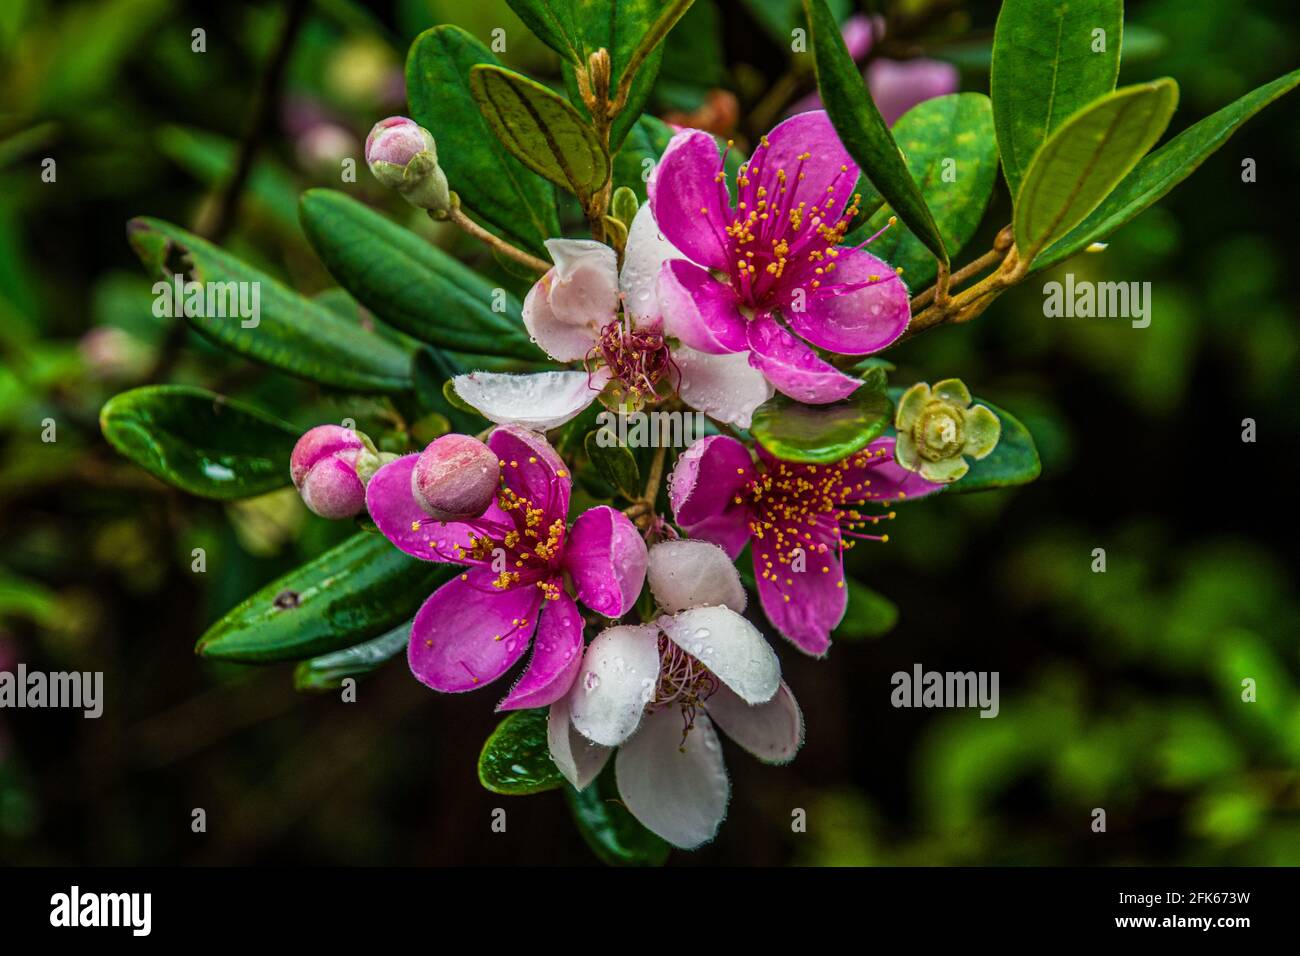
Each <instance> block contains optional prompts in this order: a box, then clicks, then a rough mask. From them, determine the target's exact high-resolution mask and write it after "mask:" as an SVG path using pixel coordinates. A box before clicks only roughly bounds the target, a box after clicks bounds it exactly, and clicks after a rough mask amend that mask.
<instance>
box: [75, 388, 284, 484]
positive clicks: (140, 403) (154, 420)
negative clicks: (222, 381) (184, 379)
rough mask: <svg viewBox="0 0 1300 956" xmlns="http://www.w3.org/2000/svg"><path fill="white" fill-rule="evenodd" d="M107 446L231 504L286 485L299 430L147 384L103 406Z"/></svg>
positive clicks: (211, 395) (198, 394)
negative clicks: (236, 500)
mask: <svg viewBox="0 0 1300 956" xmlns="http://www.w3.org/2000/svg"><path fill="white" fill-rule="evenodd" d="M99 427H100V429H101V430H102V431H103V433H104V437H105V438H107V439H108V443H109V444H110V445H112V446H113V447H114V448H116V449H117V450H118V452H120V453H121V454H122V455H124V456H126V457H127V458H129V459H130V460H131V461H133V462H135V463H136V464H137V465H139V466H140V467H141V468H143V469H144V470H145V471H147V472H149V474H151V475H153V476H154V477H155V478H158V479H159V480H161V481H164V482H166V483H167V484H169V485H172V486H173V487H175V488H180V489H181V490H182V491H187V492H189V493H190V494H192V495H198V496H199V497H201V498H216V499H218V500H221V501H232V500H234V499H237V498H249V497H252V496H253V495H260V494H265V493H266V492H268V491H274V490H275V489H277V488H282V487H284V486H285V485H287V484H289V482H290V478H289V456H290V455H291V454H292V453H293V446H294V444H295V443H296V442H297V440H298V431H297V429H295V428H294V427H293V426H292V425H289V424H287V423H285V422H282V421H280V420H279V419H277V418H274V417H272V416H270V415H268V414H266V413H265V412H263V411H261V410H259V409H257V408H254V407H253V406H252V405H245V404H244V403H243V402H236V401H231V400H230V399H228V398H225V397H224V396H222V395H218V394H216V393H215V392H209V391H207V390H206V389H202V388H191V387H190V386H188V385H152V386H147V387H145V388H136V389H132V390H131V391H129V392H123V393H122V394H121V395H117V396H114V397H113V398H111V399H109V400H108V403H107V404H106V405H104V408H103V409H102V410H101V411H100V413H99Z"/></svg>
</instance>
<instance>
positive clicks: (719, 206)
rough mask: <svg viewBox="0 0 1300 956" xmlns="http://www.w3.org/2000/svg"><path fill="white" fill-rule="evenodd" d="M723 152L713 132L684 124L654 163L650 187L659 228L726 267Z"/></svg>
mask: <svg viewBox="0 0 1300 956" xmlns="http://www.w3.org/2000/svg"><path fill="white" fill-rule="evenodd" d="M721 170H722V157H721V156H720V155H719V154H718V145H717V143H716V142H714V140H713V137H712V136H710V135H709V134H708V133H705V132H703V131H702V130H697V129H689V130H682V131H681V132H680V133H678V134H677V135H676V136H674V137H673V138H672V140H671V141H670V142H669V143H668V148H667V149H665V150H664V154H663V156H661V157H660V158H659V162H658V163H656V164H655V168H654V172H652V173H651V174H650V180H649V182H648V183H647V184H646V189H647V192H648V194H649V197H650V208H651V209H652V210H653V212H654V217H655V221H656V222H657V223H659V231H660V232H662V233H663V234H664V237H665V238H666V239H667V240H668V241H669V242H671V243H672V244H673V245H674V246H676V247H677V248H678V249H680V250H681V251H682V252H683V253H684V254H685V255H686V256H688V257H689V258H691V259H693V260H695V261H696V262H698V263H699V264H700V265H702V266H707V267H709V268H710V269H726V268H727V266H728V265H729V263H728V261H727V253H726V240H725V237H726V227H727V225H728V224H729V223H730V222H731V219H732V214H731V208H730V202H729V200H728V199H727V198H726V196H727V191H726V185H725V184H721V183H718V182H717V181H716V177H717V175H718V173H719V172H720V171H721Z"/></svg>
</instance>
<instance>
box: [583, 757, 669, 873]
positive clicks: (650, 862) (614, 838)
mask: <svg viewBox="0 0 1300 956" xmlns="http://www.w3.org/2000/svg"><path fill="white" fill-rule="evenodd" d="M564 795H565V797H567V798H568V801H569V810H570V811H571V812H572V813H573V821H574V822H575V823H576V824H577V825H578V832H579V833H581V834H582V838H583V839H584V840H586V841H587V845H588V846H589V847H591V850H592V852H593V853H595V854H596V856H598V857H600V859H601V861H602V862H604V863H607V864H609V865H610V866H663V865H664V862H665V861H666V860H667V859H668V854H669V853H670V852H672V847H670V846H669V845H668V844H667V843H666V842H664V840H662V839H661V838H660V837H658V836H655V834H653V833H651V832H650V831H649V830H647V829H646V828H645V827H643V826H642V825H641V824H640V822H638V820H637V819H636V817H634V816H632V814H631V813H629V812H628V810H627V808H626V807H624V806H623V801H622V799H621V798H620V797H619V793H618V784H617V782H616V781H615V778H614V761H613V760H611V761H610V762H609V763H608V764H606V765H605V769H604V770H603V771H601V773H600V776H598V777H597V778H596V779H595V780H593V781H592V782H591V783H590V784H588V785H587V788H586V789H585V790H575V789H574V788H573V787H569V786H566V787H565V788H564Z"/></svg>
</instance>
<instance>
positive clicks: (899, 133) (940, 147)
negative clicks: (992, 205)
mask: <svg viewBox="0 0 1300 956" xmlns="http://www.w3.org/2000/svg"><path fill="white" fill-rule="evenodd" d="M894 139H895V140H896V141H897V142H898V145H899V147H900V148H901V149H902V150H903V156H904V157H905V158H906V160H907V168H908V170H910V171H911V174H912V178H913V179H914V180H916V183H917V185H918V186H919V187H920V189H921V195H922V196H924V197H925V202H926V205H927V206H929V208H930V212H931V213H933V215H934V220H935V223H936V225H938V227H939V232H940V233H942V235H943V241H944V245H945V247H946V248H947V249H948V251H949V252H951V253H953V254H956V253H957V252H959V251H960V250H961V248H962V247H963V246H965V245H966V243H967V242H969V241H970V238H971V236H973V235H974V234H975V230H976V229H977V228H978V227H979V224H980V220H981V219H982V218H983V217H984V209H985V208H986V207H987V206H988V202H989V197H990V196H991V195H993V183H994V181H995V180H996V179H997V175H998V149H997V143H996V141H995V138H994V132H993V106H992V104H991V103H990V102H989V98H988V97H987V96H985V95H984V94H982V93H953V94H951V95H949V96H940V97H937V98H935V99H932V100H926V101H925V102H924V103H921V104H919V105H917V106H914V107H912V109H910V110H908V111H907V112H906V113H905V114H904V115H903V116H901V117H900V118H899V120H898V122H897V123H895V124H894ZM891 215H893V211H892V210H891V209H889V208H888V207H886V208H884V209H882V210H880V211H879V212H878V213H876V214H875V215H874V216H872V217H871V221H870V225H869V226H868V228H867V235H871V234H872V233H874V232H876V231H877V230H879V229H882V228H884V226H885V224H886V223H888V221H889V217H890V216H891ZM868 251H869V252H870V253H871V254H872V255H874V256H879V257H880V258H881V259H884V260H885V261H886V262H888V263H889V264H890V265H891V266H894V267H895V268H897V267H899V266H901V267H902V269H903V281H904V282H906V283H907V284H908V286H909V287H910V288H912V289H919V288H921V287H922V286H924V285H926V284H927V283H929V282H930V281H931V280H932V279H934V277H935V275H936V273H937V272H938V264H937V263H936V262H935V258H934V256H933V255H932V254H931V253H930V250H929V249H927V248H926V247H925V244H924V243H922V242H921V241H920V240H919V239H917V238H916V236H915V234H914V233H913V232H912V230H911V229H909V228H907V226H905V225H903V224H902V223H896V224H895V225H893V226H892V227H890V228H889V229H888V230H886V231H885V233H884V234H883V235H881V236H880V238H878V239H876V240H875V241H874V242H873V243H872V244H871V246H870V248H869V249H868Z"/></svg>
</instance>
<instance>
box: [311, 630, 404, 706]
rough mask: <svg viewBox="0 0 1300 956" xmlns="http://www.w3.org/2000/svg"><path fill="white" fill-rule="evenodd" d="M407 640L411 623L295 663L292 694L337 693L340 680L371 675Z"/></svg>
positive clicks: (389, 659) (398, 652)
mask: <svg viewBox="0 0 1300 956" xmlns="http://www.w3.org/2000/svg"><path fill="white" fill-rule="evenodd" d="M410 640H411V622H410V621H407V622H406V623H405V624H403V625H401V626H400V627H395V628H393V629H392V630H391V631H389V632H388V633H387V634H384V635H382V636H381V637H376V638H374V639H373V640H369V641H365V642H363V643H361V644H357V645H356V646H355V647H345V648H344V649H343V650H341V651H333V652H331V653H329V654H322V655H321V656H320V657H313V658H312V659H311V660H307V661H299V662H298V666H297V667H295V668H294V669H293V687H294V690H314V691H331V690H338V689H339V687H341V686H342V684H343V680H344V678H347V677H365V676H366V675H367V674H371V673H373V672H374V671H375V670H377V669H378V668H379V667H380V666H381V665H383V664H386V663H388V662H389V661H391V660H392V659H393V658H394V657H396V656H397V655H398V654H400V653H402V651H404V650H406V646H407V644H408V643H410Z"/></svg>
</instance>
